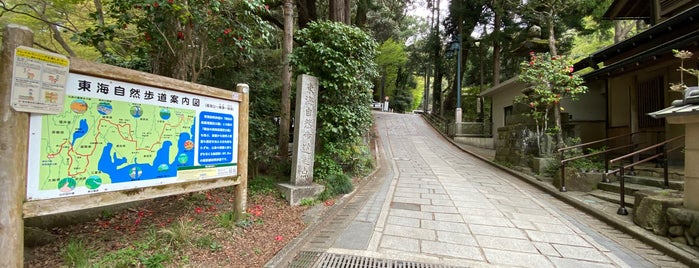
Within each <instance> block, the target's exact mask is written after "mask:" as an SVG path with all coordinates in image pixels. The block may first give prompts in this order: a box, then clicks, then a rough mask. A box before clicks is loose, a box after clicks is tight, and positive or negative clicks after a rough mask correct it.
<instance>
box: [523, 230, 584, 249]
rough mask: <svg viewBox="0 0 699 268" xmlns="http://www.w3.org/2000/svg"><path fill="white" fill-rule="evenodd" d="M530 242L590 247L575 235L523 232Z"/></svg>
mask: <svg viewBox="0 0 699 268" xmlns="http://www.w3.org/2000/svg"><path fill="white" fill-rule="evenodd" d="M524 231H525V232H526V233H527V235H528V236H529V238H530V239H531V240H532V241H539V242H546V243H551V244H559V245H571V246H580V247H592V245H590V243H587V241H585V240H584V239H582V238H581V237H580V236H577V235H571V234H557V233H548V232H542V231H534V230H524Z"/></svg>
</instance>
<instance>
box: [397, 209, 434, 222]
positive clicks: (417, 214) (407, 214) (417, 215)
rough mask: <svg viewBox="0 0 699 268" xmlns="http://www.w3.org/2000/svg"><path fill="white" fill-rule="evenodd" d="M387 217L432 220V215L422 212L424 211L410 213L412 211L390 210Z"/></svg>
mask: <svg viewBox="0 0 699 268" xmlns="http://www.w3.org/2000/svg"><path fill="white" fill-rule="evenodd" d="M388 215H389V216H399V217H406V218H416V219H430V220H431V219H433V218H434V217H433V215H432V213H430V212H424V211H412V210H405V209H391V210H389V212H388Z"/></svg>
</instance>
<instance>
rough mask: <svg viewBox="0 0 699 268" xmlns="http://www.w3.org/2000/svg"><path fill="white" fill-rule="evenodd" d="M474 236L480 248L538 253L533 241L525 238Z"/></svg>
mask: <svg viewBox="0 0 699 268" xmlns="http://www.w3.org/2000/svg"><path fill="white" fill-rule="evenodd" d="M475 237H476V241H478V245H479V246H480V247H482V248H492V249H501V250H510V251H516V252H525V253H539V250H538V249H537V248H536V246H534V243H532V242H531V241H529V240H526V239H512V238H503V237H495V236H487V235H476V236H475Z"/></svg>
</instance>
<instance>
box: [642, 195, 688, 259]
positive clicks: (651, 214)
mask: <svg viewBox="0 0 699 268" xmlns="http://www.w3.org/2000/svg"><path fill="white" fill-rule="evenodd" d="M634 197H635V203H634V214H633V222H634V223H635V224H636V225H638V226H640V227H642V228H644V229H647V230H649V231H652V232H653V233H654V234H656V235H660V236H665V237H669V238H670V239H671V240H672V241H673V242H676V243H681V244H686V245H690V246H694V247H697V246H699V211H696V210H691V209H687V208H685V207H683V206H682V205H683V202H682V192H679V191H677V190H657V191H649V190H644V191H638V192H636V193H635V194H634Z"/></svg>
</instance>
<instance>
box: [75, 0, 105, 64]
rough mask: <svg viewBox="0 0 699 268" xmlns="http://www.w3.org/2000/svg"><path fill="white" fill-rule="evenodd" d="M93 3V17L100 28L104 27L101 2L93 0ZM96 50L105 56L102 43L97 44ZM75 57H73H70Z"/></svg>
mask: <svg viewBox="0 0 699 268" xmlns="http://www.w3.org/2000/svg"><path fill="white" fill-rule="evenodd" d="M93 3H94V4H95V15H96V17H97V24H98V25H99V26H100V27H104V11H102V1H101V0H93ZM97 50H99V52H100V53H101V54H102V56H105V55H106V54H107V53H108V52H107V48H106V46H105V45H104V42H102V41H100V42H99V43H97ZM71 56H75V55H71Z"/></svg>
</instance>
